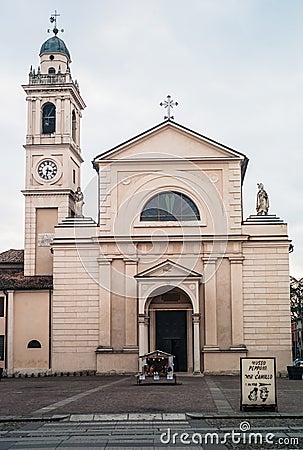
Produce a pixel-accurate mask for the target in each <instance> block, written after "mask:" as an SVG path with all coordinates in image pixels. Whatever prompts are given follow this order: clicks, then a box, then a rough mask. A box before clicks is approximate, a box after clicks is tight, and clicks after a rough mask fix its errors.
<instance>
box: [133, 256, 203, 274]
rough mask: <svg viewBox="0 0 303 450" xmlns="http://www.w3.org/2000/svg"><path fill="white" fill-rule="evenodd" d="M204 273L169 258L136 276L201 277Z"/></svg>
mask: <svg viewBox="0 0 303 450" xmlns="http://www.w3.org/2000/svg"><path fill="white" fill-rule="evenodd" d="M201 277H202V275H201V274H200V273H198V272H195V271H194V270H190V269H188V268H186V267H184V266H181V265H180V264H177V263H175V262H173V261H170V260H169V259H167V260H166V261H164V262H162V263H160V264H157V265H156V266H154V267H151V268H150V269H147V270H145V271H143V272H141V273H139V274H137V275H136V276H135V278H139V279H148V278H161V279H172V278H177V279H178V278H181V279H184V278H197V279H198V278H201Z"/></svg>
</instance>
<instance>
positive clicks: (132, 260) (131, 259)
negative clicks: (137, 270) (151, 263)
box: [123, 255, 139, 265]
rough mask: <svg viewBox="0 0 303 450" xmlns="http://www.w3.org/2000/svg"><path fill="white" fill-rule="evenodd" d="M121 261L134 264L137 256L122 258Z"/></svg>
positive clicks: (136, 262) (136, 261)
mask: <svg viewBox="0 0 303 450" xmlns="http://www.w3.org/2000/svg"><path fill="white" fill-rule="evenodd" d="M123 261H124V262H125V265H136V264H138V261H139V258H137V257H136V256H135V255H134V256H130V257H129V258H123Z"/></svg>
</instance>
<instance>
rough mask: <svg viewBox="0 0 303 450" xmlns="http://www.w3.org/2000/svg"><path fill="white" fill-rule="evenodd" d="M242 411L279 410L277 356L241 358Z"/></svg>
mask: <svg viewBox="0 0 303 450" xmlns="http://www.w3.org/2000/svg"><path fill="white" fill-rule="evenodd" d="M240 364H241V367H240V374H241V405H240V409H241V411H243V410H245V409H271V410H274V411H277V388H276V358H259V357H256V358H240Z"/></svg>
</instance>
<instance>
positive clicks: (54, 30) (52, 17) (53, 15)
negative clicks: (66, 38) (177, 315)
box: [47, 9, 64, 36]
mask: <svg viewBox="0 0 303 450" xmlns="http://www.w3.org/2000/svg"><path fill="white" fill-rule="evenodd" d="M57 17H60V14H57V10H56V9H55V12H54V14H52V15H51V16H50V18H49V21H50V23H54V22H55V24H54V28H53V33H54V35H55V36H56V35H57V34H58V33H59V31H61V33H63V32H64V30H63V28H62V29H61V30H58V28H57ZM47 32H48V33H50V32H51V30H50V29H48V30H47Z"/></svg>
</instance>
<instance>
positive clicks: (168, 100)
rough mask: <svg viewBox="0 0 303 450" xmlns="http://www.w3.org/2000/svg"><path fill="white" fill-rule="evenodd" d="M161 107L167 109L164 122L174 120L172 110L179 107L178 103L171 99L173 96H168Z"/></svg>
mask: <svg viewBox="0 0 303 450" xmlns="http://www.w3.org/2000/svg"><path fill="white" fill-rule="evenodd" d="M160 106H163V107H164V108H167V116H164V120H174V116H171V112H170V110H171V109H172V108H173V107H174V106H178V102H175V101H173V100H172V99H171V96H170V95H168V96H167V97H166V100H164V101H163V102H161V103H160Z"/></svg>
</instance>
